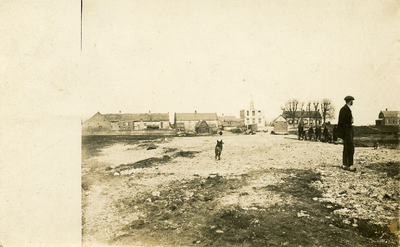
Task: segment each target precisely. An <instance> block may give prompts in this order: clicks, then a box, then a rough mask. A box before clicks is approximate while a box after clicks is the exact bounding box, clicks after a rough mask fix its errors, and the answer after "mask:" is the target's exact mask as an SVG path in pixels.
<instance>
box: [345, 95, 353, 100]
mask: <svg viewBox="0 0 400 247" xmlns="http://www.w3.org/2000/svg"><path fill="white" fill-rule="evenodd" d="M344 100H345V101H350V100H354V97H353V96H350V95H349V96H346V97H345V98H344Z"/></svg>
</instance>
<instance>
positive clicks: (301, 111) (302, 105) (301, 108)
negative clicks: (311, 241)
mask: <svg viewBox="0 0 400 247" xmlns="http://www.w3.org/2000/svg"><path fill="white" fill-rule="evenodd" d="M304 105H305V103H304V102H301V103H300V109H299V110H300V121H303V114H304V109H303V107H304Z"/></svg>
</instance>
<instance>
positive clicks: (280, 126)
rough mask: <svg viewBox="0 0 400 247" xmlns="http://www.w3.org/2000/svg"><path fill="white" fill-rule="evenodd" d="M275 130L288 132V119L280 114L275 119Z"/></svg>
mask: <svg viewBox="0 0 400 247" xmlns="http://www.w3.org/2000/svg"><path fill="white" fill-rule="evenodd" d="M273 125H274V132H275V134H287V133H288V123H287V121H286V120H285V119H284V118H283V117H282V115H280V116H279V117H277V118H276V119H275V120H274V121H273Z"/></svg>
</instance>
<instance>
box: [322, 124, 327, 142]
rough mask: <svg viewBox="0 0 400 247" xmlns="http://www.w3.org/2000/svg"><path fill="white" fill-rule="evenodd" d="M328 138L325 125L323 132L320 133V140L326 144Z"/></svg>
mask: <svg viewBox="0 0 400 247" xmlns="http://www.w3.org/2000/svg"><path fill="white" fill-rule="evenodd" d="M328 137H329V130H328V128H327V127H326V125H325V127H324V131H323V132H322V139H323V141H324V142H328Z"/></svg>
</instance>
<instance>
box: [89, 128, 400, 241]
mask: <svg viewBox="0 0 400 247" xmlns="http://www.w3.org/2000/svg"><path fill="white" fill-rule="evenodd" d="M217 139H219V140H220V139H223V141H224V146H223V150H222V155H221V160H215V158H214V155H215V154H214V147H215V144H216V140H217ZM342 148H343V147H342V146H341V145H334V144H327V143H321V142H309V141H298V140H297V139H296V137H295V136H292V135H287V136H279V135H270V134H268V133H257V134H256V135H233V134H230V135H227V134H224V135H222V136H219V135H218V136H203V137H175V138H167V139H165V138H158V139H153V140H135V139H129V138H128V139H125V140H123V141H115V140H113V141H110V140H107V139H105V138H100V137H99V138H92V139H90V140H84V141H83V144H82V245H83V246H399V236H400V235H399V232H398V231H397V224H399V185H400V175H399V169H400V154H399V150H398V149H397V150H396V149H385V148H382V147H379V148H378V149H376V150H375V149H373V148H369V147H368V148H361V147H360V148H356V152H355V166H356V168H357V172H355V173H352V172H348V171H343V170H340V169H339V167H338V166H339V165H340V164H341V154H342Z"/></svg>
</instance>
